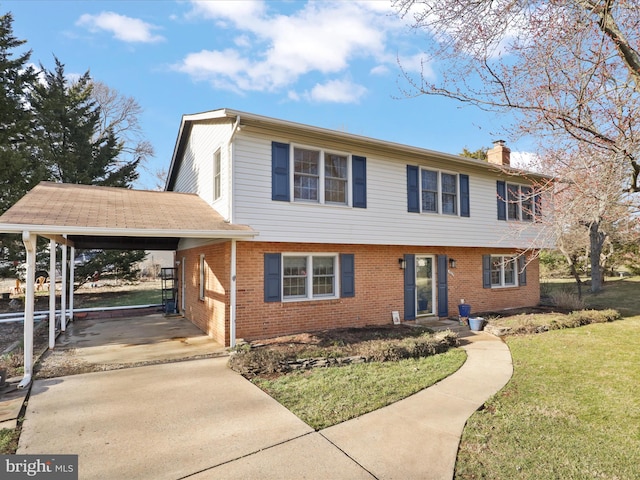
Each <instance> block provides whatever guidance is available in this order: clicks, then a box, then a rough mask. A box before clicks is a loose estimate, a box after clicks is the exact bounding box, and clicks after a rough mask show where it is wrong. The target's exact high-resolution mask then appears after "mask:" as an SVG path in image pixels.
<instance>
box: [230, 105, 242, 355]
mask: <svg viewBox="0 0 640 480" xmlns="http://www.w3.org/2000/svg"><path fill="white" fill-rule="evenodd" d="M239 129H240V115H238V116H237V117H236V121H235V123H234V124H233V129H232V130H231V135H230V136H229V141H228V147H227V158H228V160H229V168H228V172H229V182H228V185H227V191H228V192H229V205H228V206H227V208H228V209H229V210H228V216H227V222H229V223H233V218H234V215H233V166H234V163H235V162H234V161H233V155H234V150H233V138H234V137H235V136H236V133H238V130H239ZM236 242H237V241H236V240H235V239H232V240H231V279H230V280H231V291H230V293H229V303H230V305H229V316H230V320H229V323H230V325H229V346H230V347H231V348H233V347H235V346H236V293H237V292H236V266H237V262H236V253H237V249H236V247H237V245H236Z"/></svg>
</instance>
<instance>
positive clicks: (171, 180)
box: [165, 108, 552, 190]
mask: <svg viewBox="0 0 640 480" xmlns="http://www.w3.org/2000/svg"><path fill="white" fill-rule="evenodd" d="M212 121H225V122H230V123H235V124H236V127H239V128H240V129H259V130H260V131H263V132H264V131H267V132H273V134H274V135H282V134H284V133H285V132H286V133H292V134H296V135H302V136H307V137H309V138H312V139H313V141H316V142H318V141H322V140H325V139H331V140H340V141H343V142H345V143H348V144H350V145H353V146H354V147H356V148H362V149H366V150H372V149H374V150H376V151H380V152H385V153H386V154H390V155H394V156H412V157H414V158H420V157H427V158H432V159H437V160H443V161H446V162H448V163H450V164H451V165H452V166H453V165H464V166H466V167H471V168H474V169H479V170H483V171H489V172H493V173H494V174H495V173H498V174H499V173H506V174H507V175H526V176H527V177H528V178H532V179H544V180H549V179H551V178H552V177H550V176H547V175H542V174H539V173H536V172H529V171H525V170H522V169H518V168H513V167H500V166H497V165H495V164H491V163H488V162H486V161H483V160H478V159H475V158H469V157H462V156H460V155H453V154H450V153H444V152H438V151H435V150H428V149H425V148H419V147H414V146H411V145H404V144H400V143H394V142H388V141H386V140H380V139H376V138H371V137H365V136H362V135H355V134H352V133H347V132H341V131H338V130H330V129H327V128H321V127H314V126H311V125H305V124H302V123H296V122H290V121H287V120H281V119H277V118H271V117H265V116H263V115H256V114H254V113H248V112H241V111H239V110H231V109H228V108H221V109H218V110H211V111H207V112H202V113H194V114H190V115H183V116H182V120H181V122H180V129H179V130H178V138H177V140H176V144H175V147H174V150H173V156H172V158H171V165H170V166H169V175H168V176H167V182H166V185H165V190H172V189H173V187H174V184H175V180H176V175H177V173H178V170H179V169H180V163H181V162H182V157H183V154H184V150H185V148H186V145H187V140H188V138H189V134H190V131H191V126H192V125H193V124H194V123H199V122H212Z"/></svg>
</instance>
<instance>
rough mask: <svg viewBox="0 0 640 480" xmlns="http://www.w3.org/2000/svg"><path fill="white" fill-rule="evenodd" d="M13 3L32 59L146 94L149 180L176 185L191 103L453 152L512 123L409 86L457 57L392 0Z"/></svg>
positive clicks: (0, 6)
mask: <svg viewBox="0 0 640 480" xmlns="http://www.w3.org/2000/svg"><path fill="white" fill-rule="evenodd" d="M7 12H11V13H12V14H13V17H14V23H13V29H14V35H15V36H16V37H17V38H19V39H22V40H26V41H27V43H26V45H25V49H30V50H32V56H31V62H32V63H34V64H35V65H40V64H42V66H44V67H45V68H47V69H51V70H52V69H53V68H54V56H55V57H57V58H58V59H59V60H60V61H61V62H62V63H63V64H64V65H65V72H66V73H67V74H68V75H69V76H70V77H73V76H74V75H81V74H83V73H84V72H86V71H87V70H89V71H90V74H91V76H92V78H93V79H95V80H98V81H101V82H103V83H105V84H106V85H108V86H109V87H110V88H112V89H115V90H117V91H118V92H119V93H120V94H122V95H125V96H128V97H133V98H135V99H136V101H137V102H138V103H139V104H140V106H141V107H142V110H143V113H142V114H141V116H140V124H141V128H142V130H143V134H144V136H145V138H146V139H147V140H148V141H149V142H151V144H152V145H153V147H154V150H155V157H154V158H152V159H151V160H150V161H149V162H148V163H147V165H146V167H145V169H144V170H142V171H141V178H140V180H139V181H138V182H137V184H136V185H135V187H136V188H145V189H157V188H159V187H162V186H163V185H162V184H161V182H159V180H158V179H157V177H156V175H155V173H156V172H158V171H161V170H165V171H166V170H167V169H168V168H169V164H170V162H171V156H172V154H173V149H174V146H175V142H176V138H177V134H178V129H179V126H180V119H181V116H182V115H185V114H191V113H198V112H204V111H209V110H217V109H220V108H230V109H233V110H240V111H245V112H250V113H255V114H259V115H265V116H269V117H274V118H279V119H283V120H288V121H292V122H298V123H303V124H308V125H313V126H318V127H323V128H328V129H333V130H339V131H343V132H348V133H352V134H356V135H363V136H367V137H373V138H377V139H381V140H386V141H390V142H397V143H402V144H407V145H412V146H416V147H420V148H426V149H430V150H436V151H441V152H447V153H452V154H458V153H460V152H461V151H462V149H463V148H465V147H466V148H468V149H469V150H476V149H478V148H480V147H490V146H491V145H492V141H493V140H497V139H500V138H502V137H503V135H502V134H501V132H502V128H501V126H502V125H503V124H504V123H505V122H507V121H509V119H508V118H504V117H496V116H494V115H493V114H490V113H487V112H482V111H480V110H478V109H476V108H473V107H471V106H463V105H462V104H460V103H459V102H456V101H454V100H450V99H444V98H439V97H433V96H415V95H407V91H408V90H410V86H409V83H408V82H407V80H406V78H404V77H403V74H402V70H404V71H406V72H408V73H409V74H410V75H413V76H416V75H418V76H419V75H420V74H424V75H425V76H426V77H427V78H429V79H435V80H437V78H438V75H439V73H438V72H442V71H444V70H446V65H441V64H436V63H432V62H430V61H429V59H428V58H427V56H426V54H425V53H424V51H426V50H427V47H428V42H429V41H430V39H429V38H428V36H427V35H426V33H425V32H421V31H415V30H412V29H411V28H410V27H409V26H408V24H407V21H405V20H403V19H401V18H399V17H398V16H397V15H395V12H394V11H393V10H392V8H391V2H390V1H389V0H368V1H355V0H353V1H346V0H343V1H336V2H334V1H302V0H297V1H284V0H283V1H260V0H235V1H222V0H218V1H216V0H209V1H189V0H176V1H172V0H141V1H138V0H128V1H124V0H121V1H101V0H95V1H82V0H73V1H63V0H60V1H57V0H0V13H2V14H4V13H7ZM20 51H21V50H20ZM400 66H401V67H402V68H401V67H400ZM509 146H510V147H511V149H512V150H513V151H514V153H515V154H516V155H515V156H517V152H518V151H521V152H522V151H524V150H526V145H525V144H524V143H523V144H522V145H520V144H518V143H512V144H510V145H509Z"/></svg>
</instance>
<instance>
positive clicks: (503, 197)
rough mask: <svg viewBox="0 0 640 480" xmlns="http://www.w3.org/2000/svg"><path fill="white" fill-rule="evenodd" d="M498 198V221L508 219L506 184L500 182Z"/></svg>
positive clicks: (498, 184) (498, 183)
mask: <svg viewBox="0 0 640 480" xmlns="http://www.w3.org/2000/svg"><path fill="white" fill-rule="evenodd" d="M496 196H497V197H498V220H506V219H507V185H506V183H505V182H503V181H501V180H498V182H497V193H496Z"/></svg>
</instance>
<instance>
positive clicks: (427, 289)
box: [416, 255, 435, 316]
mask: <svg viewBox="0 0 640 480" xmlns="http://www.w3.org/2000/svg"><path fill="white" fill-rule="evenodd" d="M433 262H434V257H433V256H420V255H416V314H417V316H424V315H433V314H434V313H435V310H434V307H435V290H434V288H433V285H434V277H433V274H434V268H433Z"/></svg>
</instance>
